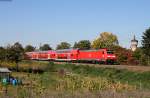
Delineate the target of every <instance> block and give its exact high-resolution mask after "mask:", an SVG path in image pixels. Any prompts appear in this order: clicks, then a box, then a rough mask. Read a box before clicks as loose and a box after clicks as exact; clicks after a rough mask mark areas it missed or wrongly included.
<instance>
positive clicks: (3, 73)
mask: <svg viewBox="0 0 150 98" xmlns="http://www.w3.org/2000/svg"><path fill="white" fill-rule="evenodd" d="M10 73H11V71H10V70H9V69H8V68H0V78H4V77H5V78H9V77H10Z"/></svg>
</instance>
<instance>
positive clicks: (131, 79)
mask: <svg viewBox="0 0 150 98" xmlns="http://www.w3.org/2000/svg"><path fill="white" fill-rule="evenodd" d="M3 64H4V63H3ZM5 65H7V67H9V68H10V69H12V70H13V69H14V68H15V64H13V63H12V64H10V63H8V62H7V64H6V63H5ZM9 65H11V66H9ZM100 66H101V65H100ZM12 76H14V77H17V78H19V79H22V81H23V85H19V86H12V85H7V90H8V91H7V93H4V92H1V97H8V98H33V97H35V98H42V97H44V98H45V97H46V98H49V97H50V98H51V97H53V98H64V97H65V98H66V97H67V98H70V97H73V98H77V97H79V98H83V97H87V98H97V97H99V98H110V97H111V98H120V97H123V98H148V96H150V93H149V91H150V84H149V82H150V77H149V76H150V72H149V71H146V72H144V71H143V72H137V71H130V70H127V69H116V68H104V67H92V66H86V65H84V66H82V65H79V64H78V66H77V65H75V64H69V63H68V64H54V63H52V62H37V61H23V62H20V63H19V72H15V71H13V72H12ZM4 88H6V87H4V86H3V85H1V91H2V89H4ZM137 94H138V95H137Z"/></svg>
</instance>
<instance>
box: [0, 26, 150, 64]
mask: <svg viewBox="0 0 150 98" xmlns="http://www.w3.org/2000/svg"><path fill="white" fill-rule="evenodd" d="M70 48H79V49H83V50H85V49H100V48H108V49H111V50H114V53H115V54H116V55H117V57H118V63H120V64H136V65H137V64H139V65H150V28H148V29H147V30H145V32H143V36H142V46H141V47H138V49H136V51H134V52H132V51H131V50H130V49H126V48H123V47H121V46H120V45H119V41H118V38H117V36H116V35H114V34H113V33H110V32H102V33H100V35H98V37H97V38H95V39H94V40H93V41H92V42H90V41H89V40H81V41H78V42H75V43H74V45H73V46H71V44H70V43H68V42H61V43H60V44H58V45H57V47H56V49H70ZM35 50H41V51H46V50H53V48H52V47H51V46H50V45H49V44H43V45H41V46H40V47H39V48H38V49H37V48H36V47H34V46H32V45H26V46H25V47H23V46H22V44H20V43H19V42H16V43H14V44H13V45H8V46H6V47H2V46H1V47H0V54H1V55H0V62H3V61H11V62H16V64H17V63H18V62H19V61H21V60H22V59H24V53H25V52H31V51H35Z"/></svg>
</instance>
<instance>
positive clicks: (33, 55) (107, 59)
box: [26, 49, 116, 63]
mask: <svg viewBox="0 0 150 98" xmlns="http://www.w3.org/2000/svg"><path fill="white" fill-rule="evenodd" d="M26 55H27V57H28V58H29V59H32V60H49V61H73V62H80V61H88V62H103V63H114V62H115V61H116V55H115V54H114V53H113V52H112V51H111V50H108V49H98V50H80V49H63V50H49V51H35V52H26Z"/></svg>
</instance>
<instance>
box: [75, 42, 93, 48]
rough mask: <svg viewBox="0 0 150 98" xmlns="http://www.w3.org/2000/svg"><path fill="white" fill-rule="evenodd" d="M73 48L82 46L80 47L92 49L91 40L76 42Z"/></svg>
mask: <svg viewBox="0 0 150 98" xmlns="http://www.w3.org/2000/svg"><path fill="white" fill-rule="evenodd" d="M73 48H80V49H83V50H84V49H90V48H91V43H90V41H89V40H81V41H79V42H78V43H77V42H75V43H74V46H73Z"/></svg>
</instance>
